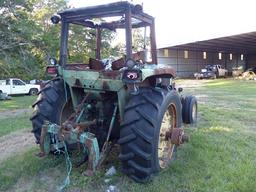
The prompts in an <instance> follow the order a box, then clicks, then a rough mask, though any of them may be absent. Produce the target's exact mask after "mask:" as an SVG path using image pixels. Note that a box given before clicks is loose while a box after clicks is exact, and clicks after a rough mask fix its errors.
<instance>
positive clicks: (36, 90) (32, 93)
mask: <svg viewBox="0 0 256 192" xmlns="http://www.w3.org/2000/svg"><path fill="white" fill-rule="evenodd" d="M37 93H38V89H35V88H33V89H30V90H29V95H36V94H37Z"/></svg>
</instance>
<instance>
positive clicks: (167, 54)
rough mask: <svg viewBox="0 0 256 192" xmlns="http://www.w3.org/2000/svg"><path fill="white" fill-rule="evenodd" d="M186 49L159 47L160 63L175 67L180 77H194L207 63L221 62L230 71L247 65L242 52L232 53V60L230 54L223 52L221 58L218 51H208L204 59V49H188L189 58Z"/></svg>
mask: <svg viewBox="0 0 256 192" xmlns="http://www.w3.org/2000/svg"><path fill="white" fill-rule="evenodd" d="M184 51H185V50H177V49H171V48H168V49H159V50H158V63H161V64H166V65H170V66H172V67H174V69H175V70H176V71H177V75H178V76H179V77H193V74H194V73H195V72H199V71H201V69H202V68H204V67H205V65H207V64H221V65H222V66H223V67H225V68H227V69H228V71H229V72H230V73H231V71H232V67H235V66H241V65H242V66H244V67H245V56H244V59H243V60H241V56H240V54H232V60H230V55H229V54H224V53H222V59H221V60H220V59H219V53H217V52H206V58H205V59H204V58H203V52H202V51H193V50H186V51H188V52H187V53H188V54H187V55H186V56H188V57H187V58H185V53H184ZM255 61H256V60H255Z"/></svg>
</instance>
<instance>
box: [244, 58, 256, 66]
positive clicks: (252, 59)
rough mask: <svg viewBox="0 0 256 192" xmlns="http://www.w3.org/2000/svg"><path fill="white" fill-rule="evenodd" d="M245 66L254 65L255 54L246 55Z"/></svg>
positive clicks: (255, 64)
mask: <svg viewBox="0 0 256 192" xmlns="http://www.w3.org/2000/svg"><path fill="white" fill-rule="evenodd" d="M246 64H247V68H251V67H256V55H248V56H247V57H246Z"/></svg>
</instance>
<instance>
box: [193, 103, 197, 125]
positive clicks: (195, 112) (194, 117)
mask: <svg viewBox="0 0 256 192" xmlns="http://www.w3.org/2000/svg"><path fill="white" fill-rule="evenodd" d="M196 119H197V106H196V103H194V104H193V107H192V120H193V122H195V121H196Z"/></svg>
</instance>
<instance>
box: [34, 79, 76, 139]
mask: <svg viewBox="0 0 256 192" xmlns="http://www.w3.org/2000/svg"><path fill="white" fill-rule="evenodd" d="M67 101H70V95H69V93H67ZM32 107H33V108H34V112H33V115H32V117H31V118H30V120H31V121H32V126H33V129H32V132H33V133H34V136H35V138H36V142H37V143H39V140H40V135H41V128H42V125H43V123H44V120H48V121H50V122H52V123H56V124H60V123H61V122H63V121H64V120H65V119H66V118H67V117H68V116H69V115H70V114H71V113H72V112H73V110H72V105H71V102H66V96H65V89H64V83H63V80H62V79H59V78H58V79H53V80H51V81H50V82H49V83H48V84H47V85H46V86H45V87H44V88H43V89H42V90H41V91H40V92H39V96H38V98H37V101H36V102H35V103H34V104H33V105H32Z"/></svg>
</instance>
